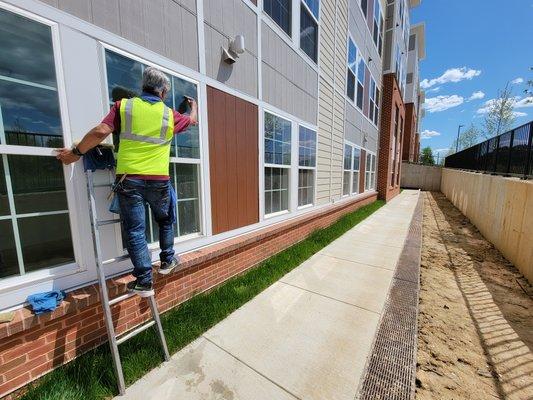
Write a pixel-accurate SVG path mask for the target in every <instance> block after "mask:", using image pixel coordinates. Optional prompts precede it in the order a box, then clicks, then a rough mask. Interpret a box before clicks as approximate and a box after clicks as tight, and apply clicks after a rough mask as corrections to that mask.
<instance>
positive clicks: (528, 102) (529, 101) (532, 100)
mask: <svg viewBox="0 0 533 400" xmlns="http://www.w3.org/2000/svg"><path fill="white" fill-rule="evenodd" d="M526 107H533V96H528V97H524V98H523V99H521V98H517V99H516V103H515V105H514V108H526Z"/></svg>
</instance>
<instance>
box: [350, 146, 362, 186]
mask: <svg viewBox="0 0 533 400" xmlns="http://www.w3.org/2000/svg"><path fill="white" fill-rule="evenodd" d="M360 165H361V149H358V148H357V147H354V149H353V172H352V194H355V193H359V171H360V168H361V167H360Z"/></svg>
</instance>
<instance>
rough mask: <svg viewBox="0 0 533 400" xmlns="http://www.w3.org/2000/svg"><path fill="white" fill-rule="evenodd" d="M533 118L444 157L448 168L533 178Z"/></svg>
mask: <svg viewBox="0 0 533 400" xmlns="http://www.w3.org/2000/svg"><path fill="white" fill-rule="evenodd" d="M532 141H533V121H531V122H528V123H527V124H525V125H522V126H519V127H518V128H516V129H513V130H511V131H508V132H505V133H502V134H501V135H498V136H495V137H493V138H491V139H488V140H486V141H484V142H482V143H479V144H476V145H475V146H472V147H469V148H468V149H464V150H462V151H460V152H458V153H455V154H452V155H450V156H448V157H446V161H445V163H444V166H445V167H447V168H458V169H466V170H470V171H479V172H486V173H491V174H496V175H505V176H517V177H520V178H524V179H531V178H533V151H532Z"/></svg>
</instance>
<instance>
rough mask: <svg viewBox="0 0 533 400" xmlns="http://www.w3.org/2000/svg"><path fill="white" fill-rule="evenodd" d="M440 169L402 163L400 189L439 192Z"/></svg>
mask: <svg viewBox="0 0 533 400" xmlns="http://www.w3.org/2000/svg"><path fill="white" fill-rule="evenodd" d="M441 171H442V168H441V167H432V166H429V165H420V164H410V163H407V162H404V163H402V177H401V181H400V182H401V187H403V188H410V189H422V190H432V191H437V192H438V191H440V181H441Z"/></svg>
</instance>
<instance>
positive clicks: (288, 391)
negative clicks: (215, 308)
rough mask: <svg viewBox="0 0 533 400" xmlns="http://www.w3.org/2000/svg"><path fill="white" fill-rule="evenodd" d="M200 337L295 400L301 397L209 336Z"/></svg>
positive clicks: (300, 399)
mask: <svg viewBox="0 0 533 400" xmlns="http://www.w3.org/2000/svg"><path fill="white" fill-rule="evenodd" d="M202 338H204V339H205V340H207V341H208V342H209V343H211V344H212V345H213V346H216V347H217V348H219V349H220V350H222V351H223V352H224V353H226V354H227V355H229V356H230V357H232V358H234V359H235V360H237V361H238V362H240V363H241V364H242V365H245V366H246V367H247V368H249V369H250V370H252V371H253V372H255V373H256V374H257V375H259V376H261V377H262V378H264V379H266V380H267V381H269V382H270V383H272V384H273V385H274V386H277V387H278V388H280V389H281V390H283V391H284V392H285V393H287V394H288V395H289V396H292V397H294V399H295V400H302V398H301V397H298V396H296V395H295V394H294V393H292V392H291V391H290V390H288V389H286V388H284V387H283V386H281V385H280V384H279V383H277V382H275V381H273V380H272V379H270V378H269V377H268V376H266V375H265V374H263V373H261V372H259V371H258V370H256V369H255V368H254V367H252V366H251V365H249V364H247V363H246V362H244V361H243V360H241V359H240V358H239V357H237V356H235V355H233V354H232V353H231V352H229V351H228V350H226V349H225V348H223V347H222V346H220V345H218V344H217V343H215V342H214V341H212V340H211V339H210V338H208V337H207V336H205V335H202Z"/></svg>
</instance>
